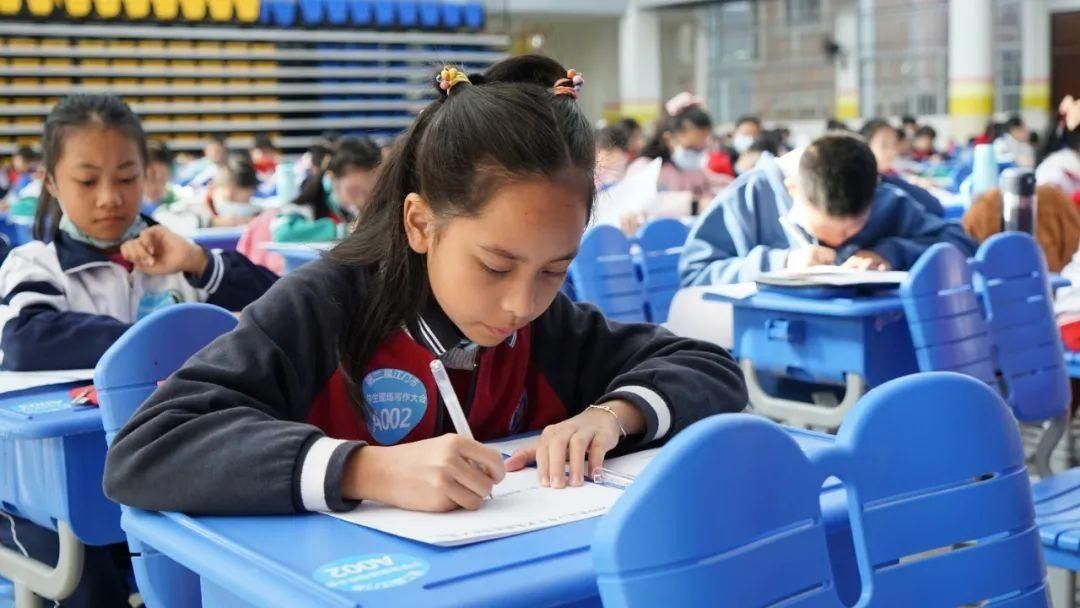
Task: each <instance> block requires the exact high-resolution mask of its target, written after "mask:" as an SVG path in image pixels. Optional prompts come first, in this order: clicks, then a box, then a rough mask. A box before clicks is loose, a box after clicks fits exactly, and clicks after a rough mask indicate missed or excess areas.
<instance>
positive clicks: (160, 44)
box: [138, 40, 169, 103]
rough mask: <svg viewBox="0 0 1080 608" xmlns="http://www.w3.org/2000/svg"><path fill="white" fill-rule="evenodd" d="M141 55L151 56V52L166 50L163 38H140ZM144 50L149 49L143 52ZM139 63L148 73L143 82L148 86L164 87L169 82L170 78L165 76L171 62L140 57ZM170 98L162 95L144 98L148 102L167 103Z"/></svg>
mask: <svg viewBox="0 0 1080 608" xmlns="http://www.w3.org/2000/svg"><path fill="white" fill-rule="evenodd" d="M138 44H139V51H140V52H139V55H140V56H141V57H146V56H149V54H150V53H149V52H151V51H152V52H154V53H158V52H162V51H164V50H165V42H164V41H163V40H140V41H139V43H138ZM143 51H148V52H147V53H143ZM139 65H141V66H142V69H143V71H144V72H145V73H146V75H145V76H144V77H143V80H142V83H143V84H144V85H146V86H147V87H154V88H156V87H164V86H167V85H168V84H169V80H168V79H167V78H166V77H165V70H166V67H167V66H168V65H169V62H168V61H166V60H165V59H156V58H155V59H140V60H139ZM167 99H168V98H166V97H160V96H150V97H146V98H144V100H145V101H146V103H165V102H166V101H167Z"/></svg>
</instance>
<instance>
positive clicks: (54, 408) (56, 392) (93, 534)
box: [0, 381, 124, 545]
mask: <svg viewBox="0 0 1080 608" xmlns="http://www.w3.org/2000/svg"><path fill="white" fill-rule="evenodd" d="M81 384H89V382H88V381H87V382H82V383H71V384H67V385H60V386H51V387H42V388H38V389H31V390H28V391H21V392H18V393H10V394H6V395H3V396H2V397H0V462H3V463H8V464H7V466H2V467H0V501H2V502H3V503H4V510H5V511H9V512H11V513H14V514H15V515H18V516H19V517H23V518H25V519H29V520H31V521H33V522H35V523H37V524H38V525H41V526H45V527H48V528H52V529H56V520H57V519H60V520H63V521H66V522H68V524H69V525H70V526H71V529H72V531H73V532H74V533H75V536H77V537H78V539H79V540H80V541H82V542H83V543H85V544H88V545H106V544H111V543H117V542H122V541H123V540H124V534H123V532H122V531H121V530H120V507H119V506H117V505H116V504H115V503H113V502H111V501H109V500H108V499H107V498H105V495H104V494H103V493H102V490H101V478H102V473H103V471H104V467H105V432H104V430H102V425H101V413H100V412H99V411H98V409H97V408H96V407H78V406H76V407H72V406H70V405H69V403H70V401H71V397H70V395H69V391H70V389H71V388H72V387H74V386H79V385H81ZM10 463H17V466H12V465H11V464H10Z"/></svg>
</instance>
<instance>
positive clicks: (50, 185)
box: [44, 174, 60, 199]
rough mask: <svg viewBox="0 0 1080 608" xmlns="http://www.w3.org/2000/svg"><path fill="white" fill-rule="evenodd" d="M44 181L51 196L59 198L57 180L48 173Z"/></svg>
mask: <svg viewBox="0 0 1080 608" xmlns="http://www.w3.org/2000/svg"><path fill="white" fill-rule="evenodd" d="M44 182H45V184H44V185H45V191H46V192H48V193H49V196H51V197H53V198H55V199H59V198H60V194H59V193H58V192H57V191H56V181H55V180H54V179H53V176H51V175H48V174H46V175H45V180H44Z"/></svg>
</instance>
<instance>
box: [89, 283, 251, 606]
mask: <svg viewBox="0 0 1080 608" xmlns="http://www.w3.org/2000/svg"><path fill="white" fill-rule="evenodd" d="M234 327H236V317H234V316H233V315H232V314H231V313H229V312H228V311H226V310H224V309H222V308H218V307H216V306H211V305H209V304H177V305H175V306H170V307H167V308H164V309H162V310H159V311H157V312H155V313H153V314H151V315H149V316H147V317H146V318H145V319H143V320H141V321H139V322H138V323H137V324H136V325H135V326H134V327H132V328H131V329H129V330H128V331H127V333H125V334H124V335H123V336H122V337H121V338H120V339H119V340H117V341H116V342H115V343H114V344H113V345H112V347H110V348H109V350H107V351H106V352H105V354H104V355H102V357H101V360H100V361H99V362H98V364H97V368H96V369H95V371H94V386H95V387H96V388H97V389H98V401H99V403H100V407H101V417H102V422H103V423H104V426H105V439H106V441H108V442H109V443H111V442H112V440H113V437H115V436H116V433H117V432H119V430H120V428H121V427H123V425H124V424H125V423H126V422H127V421H128V419H129V418H130V417H131V415H132V414H134V413H135V410H137V409H138V408H139V406H140V405H142V403H143V401H145V400H146V398H147V397H149V396H150V394H151V393H153V392H154V390H155V389H156V388H157V385H158V382H160V381H161V380H164V379H165V378H167V377H168V376H169V375H171V374H172V373H173V372H174V371H176V370H177V369H179V368H180V366H181V365H183V364H184V362H185V361H187V360H188V359H189V358H190V357H191V356H192V355H194V354H195V353H196V352H198V351H199V350H201V349H202V348H203V347H204V346H206V345H207V344H209V343H210V342H211V341H212V340H213V339H214V338H216V337H218V336H220V335H221V334H224V333H226V332H228V331H230V330H232V329H233V328H234ZM126 509H127V507H121V511H124V510H126ZM128 546H129V547H130V548H131V552H132V560H131V562H132V567H133V569H134V571H135V581H136V583H137V584H138V587H139V591H140V593H141V594H142V596H143V599H144V601H145V602H146V604H147V605H148V606H198V605H200V591H199V577H198V576H197V575H195V574H194V573H193V572H191V571H190V570H188V569H186V568H184V567H183V566H181V565H179V564H177V563H176V562H174V561H172V560H171V559H169V558H167V557H166V556H164V555H162V554H160V553H158V552H157V551H155V550H154V548H153V547H150V546H149V545H145V544H143V543H141V542H140V541H139V539H137V538H134V537H131V536H129V537H128Z"/></svg>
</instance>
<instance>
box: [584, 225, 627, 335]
mask: <svg viewBox="0 0 1080 608" xmlns="http://www.w3.org/2000/svg"><path fill="white" fill-rule="evenodd" d="M570 278H571V280H572V281H573V284H574V293H575V295H576V296H577V300H578V301H579V302H591V303H593V304H595V305H596V306H597V307H599V308H600V310H601V311H603V313H604V315H605V316H607V317H608V318H610V319H614V320H616V321H644V320H645V296H644V292H643V291H642V289H641V280H640V279H639V278H638V275H637V269H636V268H635V267H634V261H633V258H632V257H631V255H630V240H629V239H627V238H626V236H625V235H624V234H623V233H622V231H620V230H619V229H618V228H615V227H614V226H606V225H599V226H593V227H592V228H589V230H588V231H587V232H586V233H585V236H584V238H582V240H581V248H580V249H579V250H578V254H577V257H576V258H574V261H573V263H571V264H570Z"/></svg>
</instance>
